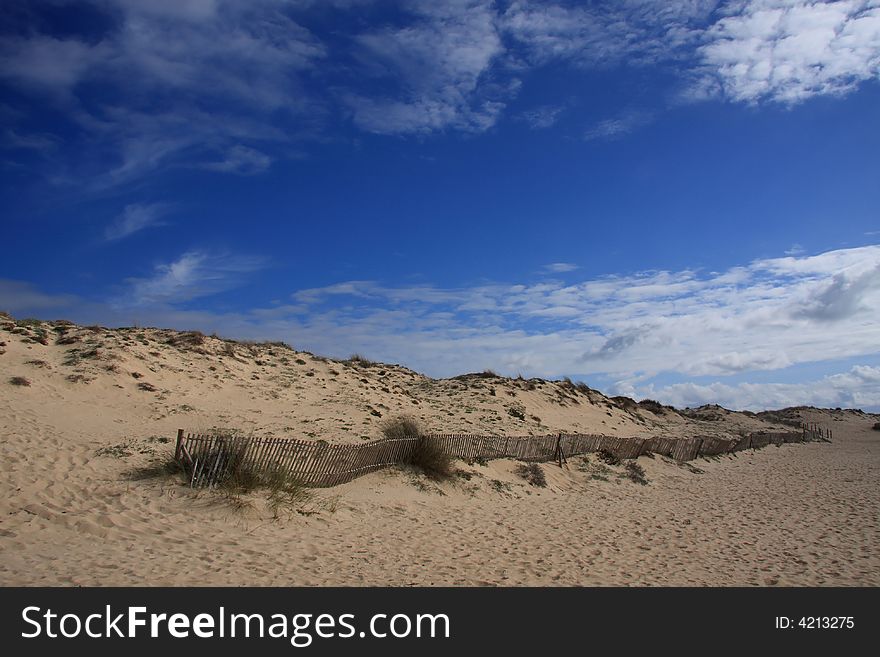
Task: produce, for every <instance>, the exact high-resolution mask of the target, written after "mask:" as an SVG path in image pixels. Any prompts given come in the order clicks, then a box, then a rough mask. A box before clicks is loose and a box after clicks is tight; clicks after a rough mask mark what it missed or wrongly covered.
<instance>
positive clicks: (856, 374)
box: [615, 365, 880, 411]
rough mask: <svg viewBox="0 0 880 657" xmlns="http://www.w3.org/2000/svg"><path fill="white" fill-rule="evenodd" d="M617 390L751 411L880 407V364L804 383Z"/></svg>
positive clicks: (643, 396) (680, 403)
mask: <svg viewBox="0 0 880 657" xmlns="http://www.w3.org/2000/svg"><path fill="white" fill-rule="evenodd" d="M615 392H618V393H619V394H626V395H627V396H631V397H634V398H635V399H646V398H649V399H657V400H658V401H661V402H663V403H666V404H671V405H673V406H676V407H678V408H684V407H695V406H701V405H703V404H720V405H721V406H724V407H725V408H730V409H734V410H751V411H760V410H764V409H768V408H783V407H786V406H801V405H806V406H819V407H825V408H836V407H843V408H862V409H868V410H872V409H880V368H877V367H870V366H866V365H856V366H854V367H852V368H851V369H850V370H848V371H846V372H840V373H835V374H830V375H827V376H824V377H821V378H819V379H816V380H812V381H804V382H801V383H739V384H736V385H730V384H725V383H720V382H716V383H711V384H707V385H699V384H695V383H676V384H673V385H668V386H659V387H655V386H632V385H622V386H618V387H617V389H616V390H615Z"/></svg>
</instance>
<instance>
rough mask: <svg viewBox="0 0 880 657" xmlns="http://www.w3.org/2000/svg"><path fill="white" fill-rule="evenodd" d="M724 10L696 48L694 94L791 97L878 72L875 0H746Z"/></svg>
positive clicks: (828, 90) (839, 87)
mask: <svg viewBox="0 0 880 657" xmlns="http://www.w3.org/2000/svg"><path fill="white" fill-rule="evenodd" d="M726 14H727V15H725V16H724V17H723V18H721V19H720V20H718V21H717V22H716V23H715V24H714V25H712V26H711V27H710V28H709V29H708V30H707V31H706V33H705V35H704V37H703V40H704V43H703V45H701V46H700V47H699V49H698V57H699V58H700V59H701V61H702V65H703V68H702V69H701V71H700V75H699V77H698V81H697V83H696V85H695V90H696V91H695V93H696V94H697V95H705V93H706V92H707V91H708V92H709V93H711V92H712V91H715V92H717V93H720V94H723V95H724V96H725V97H727V98H730V99H732V100H735V101H742V102H747V103H756V102H759V101H762V100H770V101H775V102H781V103H786V104H794V103H797V102H800V101H803V100H805V99H807V98H810V97H811V96H816V95H820V94H836V95H840V94H844V93H847V92H849V91H851V90H853V89H854V88H855V87H856V86H857V85H858V84H859V83H860V82H863V81H865V80H869V79H876V78H877V76H878V74H880V4H878V3H877V2H876V1H875V0H841V1H838V2H819V1H815V0H749V1H746V2H735V3H731V5H729V6H728V7H726Z"/></svg>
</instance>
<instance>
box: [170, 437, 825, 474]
mask: <svg viewBox="0 0 880 657" xmlns="http://www.w3.org/2000/svg"><path fill="white" fill-rule="evenodd" d="M422 440H427V441H431V442H433V443H434V444H435V445H437V446H438V447H439V448H440V449H442V450H443V451H444V452H445V453H447V454H449V455H450V456H452V457H454V458H459V459H463V460H465V461H474V460H478V459H486V460H490V459H497V458H512V459H517V460H520V461H537V462H541V461H553V460H559V461H560V463H561V462H562V460H563V459H564V458H565V457H566V456H575V455H579V454H587V453H590V452H601V451H607V452H610V453H612V454H614V455H615V456H617V457H618V458H621V459H631V458H637V457H639V456H641V455H642V454H648V453H653V454H660V455H662V456H669V457H671V458H673V459H675V460H677V461H690V460H693V459H695V458H697V457H699V456H715V455H718V454H728V453H732V452H739V451H742V450H746V449H760V448H762V447H766V446H767V445H770V444H774V445H781V444H783V443H799V442H809V441H815V440H825V441H830V440H831V431H830V430H826V429H823V428H822V427H819V426H818V425H815V424H809V425H807V424H805V425H802V426H801V428H800V431H789V432H755V433H751V434H748V435H746V436H740V437H736V438H718V437H715V436H697V437H693V438H663V437H653V438H622V437H618V436H605V435H601V434H549V435H544V436H482V435H473V434H428V435H425V436H413V437H408V438H383V439H380V440H376V441H373V442H370V443H364V444H359V445H358V444H348V445H331V444H329V443H327V442H325V441H305V440H297V439H295V438H256V437H243V436H206V435H193V434H184V431H183V429H180V430H178V432H177V447H176V450H175V458H176V459H177V460H179V461H180V462H181V463H183V465H184V468H185V469H186V472H187V474H188V475H189V477H190V485H192V486H193V487H201V486H211V485H213V484H214V483H216V482H217V481H220V480H221V479H222V478H223V477H224V476H225V474H226V472H227V471H228V470H229V469H230V468H231V467H233V463H236V462H237V463H242V462H244V463H246V464H247V465H248V466H249V467H251V468H253V469H255V470H257V471H268V470H270V469H280V470H281V471H282V472H284V473H286V474H287V475H289V476H291V477H293V478H294V479H296V480H297V481H299V482H300V483H301V484H302V485H304V486H309V487H314V488H326V487H330V486H337V485H339V484H343V483H346V482H348V481H351V480H352V479H356V478H357V477H360V476H361V475H365V474H367V473H369V472H374V471H376V470H380V469H382V468H385V467H388V466H391V465H399V464H404V463H409V462H411V461H412V458H413V455H414V453H415V450H416V449H417V447H418V445H419V443H420V441H422Z"/></svg>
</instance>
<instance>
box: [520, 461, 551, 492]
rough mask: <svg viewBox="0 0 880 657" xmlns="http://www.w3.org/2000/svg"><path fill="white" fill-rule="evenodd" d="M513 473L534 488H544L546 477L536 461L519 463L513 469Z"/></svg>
mask: <svg viewBox="0 0 880 657" xmlns="http://www.w3.org/2000/svg"><path fill="white" fill-rule="evenodd" d="M513 472H514V474H515V475H517V476H519V477H522V478H523V479H525V480H526V481H527V482H529V484H531V485H532V486H535V487H536V488H546V487H547V478H546V477H545V476H544V469H543V468H542V467H541V466H540V465H538V464H537V463H520V464H519V465H517V466H516V468H514V470H513Z"/></svg>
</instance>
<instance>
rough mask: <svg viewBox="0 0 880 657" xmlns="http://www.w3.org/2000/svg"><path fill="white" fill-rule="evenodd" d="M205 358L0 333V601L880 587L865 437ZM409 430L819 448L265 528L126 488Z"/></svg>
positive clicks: (57, 334)
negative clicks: (192, 442)
mask: <svg viewBox="0 0 880 657" xmlns="http://www.w3.org/2000/svg"><path fill="white" fill-rule="evenodd" d="M59 329H60V330H59ZM77 337H79V340H78V341H76V340H75V339H76V338H77ZM59 338H61V340H62V342H63V341H64V339H65V338H68V339H70V340H71V342H70V343H69V344H58V341H59ZM175 340H177V341H178V342H175ZM181 340H183V342H187V341H189V343H188V344H183V345H181V344H180V343H179V341H181ZM200 340H201V339H200V338H192V337H190V338H187V337H186V336H184V337H183V338H181V337H180V334H176V333H174V332H171V331H160V330H156V329H126V330H116V331H110V330H99V329H94V330H90V329H86V328H82V327H75V326H67V327H63V326H60V325H56V324H45V323H44V324H36V323H35V324H32V325H28V324H20V323H15V322H13V321H12V320H6V319H4V318H2V317H0V342H2V343H5V344H4V345H0V351H3V352H4V353H2V354H0V372H2V380H0V435H2V437H3V439H2V450H3V451H2V459H0V469H2V478H0V584H2V585H284V586H286V585H319V586H320V585H331V584H334V585H395V586H398V585H399V586H411V585H456V586H459V585H468V586H469V585H535V586H546V585H614V586H616V585H660V586H663V585H755V586H774V585H775V586H787V585H810V586H812V585H845V586H848V585H874V586H876V585H878V584H880V556H878V554H880V551H878V550H877V546H878V545H880V529H878V511H880V509H878V498H880V485H878V484H880V467H878V466H880V450H878V446H880V432H878V431H873V430H872V429H871V426H872V425H873V424H874V422H876V421H877V420H878V419H880V418H878V417H876V416H871V415H869V414H863V413H860V412H855V411H831V410H817V409H793V410H789V411H787V412H785V413H783V414H780V415H776V416H772V418H771V419H773V420H774V421H773V422H767V421H766V418H765V419H762V418H761V417H756V416H753V415H746V414H741V413H731V412H728V411H725V410H723V409H720V408H717V407H711V408H703V409H700V410H699V411H696V412H693V413H688V414H686V415H682V414H679V413H676V412H673V411H671V410H669V409H655V411H656V412H652V411H651V410H649V409H648V408H646V407H644V406H638V405H633V404H632V403H631V402H628V401H626V400H618V401H615V400H609V399H608V398H606V397H605V396H604V395H602V394H601V393H599V392H598V391H593V390H588V391H577V390H576V389H574V388H573V387H572V386H568V384H566V383H564V382H561V383H560V382H544V381H538V380H532V381H523V380H516V379H513V380H511V379H502V378H500V377H490V376H473V377H466V378H464V379H449V380H433V379H428V378H427V377H424V376H422V375H419V374H417V373H414V372H410V371H409V370H406V369H405V368H401V367H397V366H389V365H374V366H366V367H365V366H364V364H359V363H357V362H352V363H339V362H335V361H330V360H326V359H321V358H318V357H315V356H312V355H310V354H305V353H302V352H296V351H292V350H289V349H287V348H286V347H283V346H280V345H242V344H235V345H232V344H231V343H227V342H223V341H221V340H214V339H211V338H209V339H207V340H204V341H201V342H200ZM169 341H171V344H169ZM43 342H46V344H43ZM199 342H200V343H199ZM192 343H199V344H192ZM226 345H231V346H230V347H227V346H226ZM95 349H97V353H92V352H93V351H94V350H95ZM230 349H231V353H230ZM73 350H79V351H77V352H74V351H73ZM89 354H91V355H89ZM83 355H85V357H83ZM72 356H73V357H72ZM75 356H80V357H79V358H75ZM285 361H286V362H285ZM298 361H302V364H300V363H299V362H298ZM65 363H67V364H65ZM132 373H136V374H139V375H140V376H138V377H136V376H133V375H132ZM334 373H335V374H334ZM16 376H18V377H23V378H25V379H27V380H28V382H29V383H30V385H13V384H12V383H10V379H12V378H13V377H16ZM77 377H82V378H81V379H78V378H77ZM144 383H146V384H149V385H148V386H142V385H141V384H144ZM144 388H147V389H144ZM510 408H514V409H516V410H517V411H518V412H517V413H516V414H511V413H510V412H509V409H510ZM520 411H521V413H520ZM404 412H407V413H411V414H413V415H415V416H416V417H418V418H419V419H420V421H421V422H422V423H423V424H424V425H425V428H426V429H428V430H433V431H449V432H452V431H456V432H477V431H482V432H489V433H497V434H510V435H513V434H519V435H523V434H529V433H533V434H538V433H546V432H548V431H552V430H566V431H593V432H602V433H610V434H615V435H642V436H647V435H737V434H738V433H741V432H743V431H748V430H757V429H760V428H764V427H767V428H770V427H775V428H777V429H778V428H779V427H781V426H782V425H780V424H778V422H779V421H780V420H784V419H788V420H797V419H802V420H806V421H811V422H819V423H821V424H823V425H824V426H826V427H831V428H832V429H833V431H834V441H833V442H832V443H830V444H829V443H809V444H787V445H783V446H780V447H774V446H771V447H768V448H766V449H763V450H759V451H755V452H753V451H746V452H742V453H739V454H738V455H736V456H724V457H720V458H715V459H710V460H707V459H699V460H697V461H693V462H691V463H690V464H684V465H682V464H678V463H675V462H673V461H670V460H669V459H664V458H661V457H655V458H649V457H644V456H643V457H640V458H639V459H638V462H639V464H641V465H642V466H643V467H644V469H645V471H646V474H647V478H648V483H647V485H641V484H638V483H636V482H633V481H631V480H630V479H628V478H626V477H624V476H623V475H624V469H623V467H622V466H619V465H618V466H608V465H606V464H603V463H602V462H601V461H600V460H599V459H598V457H597V456H596V455H590V456H588V457H587V459H586V461H585V460H584V459H582V458H581V457H575V458H572V459H571V460H570V463H569V467H568V468H565V469H560V468H559V467H558V466H557V465H554V464H544V465H542V468H543V471H544V473H545V475H546V477H547V480H548V484H549V485H548V486H547V487H546V488H536V487H533V486H530V485H529V484H528V483H527V482H526V481H524V480H523V479H522V478H521V477H519V476H517V475H516V474H515V473H514V468H515V466H516V464H515V463H514V462H512V461H508V460H497V461H492V462H490V463H489V464H487V465H484V466H481V465H478V464H471V465H468V464H465V463H463V462H458V463H457V464H456V467H457V468H458V470H459V472H458V474H457V476H456V477H455V478H454V480H453V481H451V482H445V483H436V482H433V481H431V480H429V479H427V478H425V477H424V476H422V475H419V474H417V473H413V472H409V471H406V470H401V469H389V470H385V471H381V472H377V473H373V474H371V475H367V476H365V477H362V478H360V479H358V480H356V481H353V482H351V483H349V484H346V485H343V486H339V487H336V488H332V489H326V490H321V491H316V492H315V493H314V496H313V498H312V499H311V500H310V501H308V502H306V503H304V504H302V505H299V506H298V507H297V508H291V509H289V510H287V511H284V512H282V513H280V514H273V513H272V512H271V511H270V510H269V509H268V508H267V506H266V504H265V501H264V498H263V497H260V496H251V497H250V498H248V500H247V501H249V502H250V506H248V507H247V508H244V509H239V508H233V507H231V506H230V505H229V504H228V503H226V502H224V501H223V500H222V499H218V497H217V496H216V495H213V494H209V493H206V492H204V491H203V492H196V491H191V490H190V489H189V488H188V487H186V486H185V485H182V484H181V483H180V482H179V481H176V480H173V479H155V480H144V481H132V480H131V479H130V477H129V476H128V475H127V474H126V473H127V472H129V471H131V470H132V469H133V468H136V467H137V466H140V465H144V464H146V463H149V462H150V461H151V460H153V459H155V458H161V457H163V456H167V454H168V453H169V451H170V450H171V448H172V443H171V442H169V441H170V440H171V439H172V438H173V436H174V434H175V433H176V429H177V428H178V427H180V428H184V429H186V430H188V431H198V430H207V429H209V428H211V427H234V428H236V429H241V430H243V431H246V432H252V433H254V434H256V435H278V436H281V435H291V436H295V437H299V438H303V437H310V438H316V439H317V438H321V439H325V440H330V441H334V442H359V441H362V440H365V439H375V438H377V437H379V435H380V433H381V423H382V421H383V420H386V419H387V418H389V417H394V416H395V415H398V414H401V413H404ZM519 415H522V416H523V417H522V418H520V417H519ZM534 418H537V419H534ZM276 516H277V517H276Z"/></svg>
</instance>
